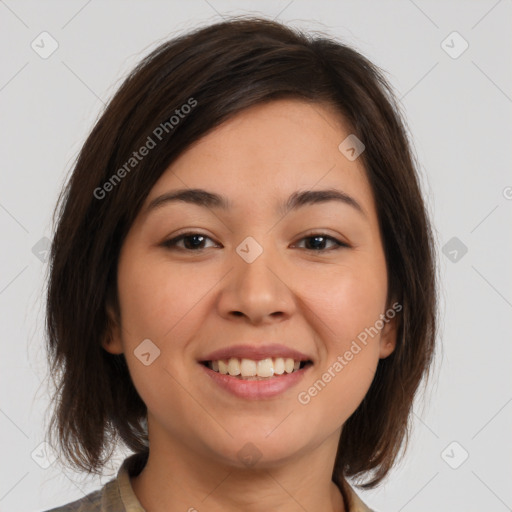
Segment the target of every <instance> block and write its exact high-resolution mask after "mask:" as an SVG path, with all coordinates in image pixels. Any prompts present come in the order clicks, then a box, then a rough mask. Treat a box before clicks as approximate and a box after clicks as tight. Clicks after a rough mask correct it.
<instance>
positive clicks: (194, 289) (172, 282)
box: [118, 256, 218, 343]
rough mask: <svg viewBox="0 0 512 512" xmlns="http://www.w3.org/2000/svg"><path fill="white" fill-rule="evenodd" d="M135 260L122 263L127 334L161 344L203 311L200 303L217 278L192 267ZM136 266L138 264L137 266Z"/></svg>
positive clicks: (120, 276)
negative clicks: (145, 262) (153, 340)
mask: <svg viewBox="0 0 512 512" xmlns="http://www.w3.org/2000/svg"><path fill="white" fill-rule="evenodd" d="M146 260H148V261H150V262H151V264H149V263H148V264H144V263H142V262H144V257H143V256H141V257H140V258H138V257H132V258H131V261H130V262H128V263H126V264H123V263H122V262H120V265H119V271H118V282H119V296H120V307H121V313H122V322H123V327H124V330H125V332H128V333H130V335H131V336H135V337H138V338H141V337H142V339H144V338H152V337H153V338H154V339H155V340H160V341H161V342H162V343H163V342H165V340H167V339H168V338H169V336H171V337H173V338H174V339H181V338H180V337H176V336H173V335H175V334H176V332H177V331H180V332H181V331H182V329H183V327H184V326H185V325H187V323H190V319H191V318H193V317H194V315H197V314H198V311H200V310H201V301H202V299H203V298H205V294H206V293H207V292H208V290H211V289H212V288H214V286H215V283H216V282H217V281H218V279H215V276H214V275H213V274H212V273H211V272H206V273H205V272H201V271H200V270H197V269H196V270H195V271H193V268H192V266H190V265H188V266H187V265H181V266H180V265H176V264H170V263H168V262H165V261H158V260H150V259H148V258H147V257H146ZM135 263H137V264H135Z"/></svg>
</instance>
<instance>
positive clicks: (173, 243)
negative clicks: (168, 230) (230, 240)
mask: <svg viewBox="0 0 512 512" xmlns="http://www.w3.org/2000/svg"><path fill="white" fill-rule="evenodd" d="M182 240H183V245H178V244H179V243H180V242H181V241H182ZM206 240H211V238H210V237H208V236H206V235H203V234H201V233H184V234H182V235H180V236H177V237H176V238H173V239H171V240H166V241H165V242H163V244H162V245H163V246H164V247H166V248H168V249H170V248H174V247H176V248H178V249H183V250H187V251H193V252H199V251H201V250H203V249H205V247H204V246H203V244H204V243H205V241H206Z"/></svg>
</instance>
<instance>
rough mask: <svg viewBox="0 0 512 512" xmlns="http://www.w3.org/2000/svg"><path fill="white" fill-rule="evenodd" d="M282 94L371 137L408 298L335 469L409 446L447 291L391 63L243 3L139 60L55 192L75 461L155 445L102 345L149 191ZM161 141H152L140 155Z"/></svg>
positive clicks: (388, 243)
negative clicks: (204, 141) (440, 299)
mask: <svg viewBox="0 0 512 512" xmlns="http://www.w3.org/2000/svg"><path fill="white" fill-rule="evenodd" d="M281 98H295V99H300V100H303V101H306V102H310V103H313V104H314V103H322V104H326V105H328V106H329V107H330V108H332V109H333V111H335V112H336V113H338V114H339V115H340V116H341V118H342V119H343V121H344V123H345V126H347V127H348V128H349V129H350V130H351V133H353V134H355V135H356V136H357V137H358V138H359V139H360V140H361V141H363V143H364V144H365V146H366V149H365V151H364V152H363V153H362V154H361V158H362V162H363V164H364V167H365V170H366V173H367V177H368V180H369V182H370V186H371V189H372V191H373V195H374V198H375V203H376V208H377V215H378V219H379V227H380V232H381V236H382V240H383V245H384V254H385V257H386V263H387V271H388V283H389V286H388V297H387V299H388V304H390V303H391V302H392V301H393V300H396V301H398V302H399V303H400V304H401V305H402V306H403V309H402V311H401V312H400V314H399V315H397V321H398V324H397V328H398V330H397V344H396V349H395V351H394V352H393V353H392V354H391V355H390V356H389V357H388V358H386V359H381V360H380V361H379V363H378V367H377V371H376V374H375V377H374V380H373V382H372V384H371V386H370V389H369V391H368V393H367V395H366V396H365V398H364V399H363V401H362V403H361V404H360V405H359V407H358V408H357V410H356V411H355V412H354V413H353V414H352V416H351V417H350V418H349V419H348V420H347V421H346V423H345V424H344V426H343V429H342V434H341V436H340V440H339V445H338V451H337V455H336V460H335V465H334V471H333V481H334V482H335V483H337V484H338V485H344V481H345V478H346V477H355V478H357V479H358V480H365V479H366V482H365V483H360V484H359V487H361V488H371V487H374V486H375V485H377V484H378V483H379V482H380V481H381V480H382V479H383V478H384V477H385V476H386V474H387V473H388V472H389V470H390V469H391V468H392V466H393V464H394V463H395V462H396V460H397V458H398V457H399V455H400V454H401V451H402V449H403V448H405V445H406V444H407V439H408V433H409V426H410V424H409V420H410V413H411V410H412V403H413V399H414V396H415V394H416V392H417V390H418V389H419V385H420V383H421V382H422V380H423V378H424V377H425V376H427V374H428V370H429V368H430V365H431V363H432V359H433V352H434V343H435V338H436V326H437V292H436V263H435V249H434V241H433V236H432V228H431V225H430V221H429V217H428V214H427V210H426V207H425V204H424V201H423V198H422V195H421V191H420V185H419V178H418V175H417V171H416V164H415V163H414V157H413V154H412V150H411V146H410V145H409V141H408V137H407V133H406V128H405V126H406V125H405V122H404V121H403V119H402V116H401V115H400V113H399V112H400V110H399V107H398V105H397V100H396V99H395V97H394V93H393V91H392V89H391V87H390V85H389V84H388V83H387V81H386V79H385V78H384V76H383V73H382V71H381V70H380V69H379V68H377V67H376V66H375V65H373V64H372V63H371V62H369V61H368V60H367V59H366V58H365V57H363V56H362V55H360V54H359V53H358V52H357V51H355V50H353V49H351V48H349V47H347V46H346V45H344V44H342V43H340V42H337V41H335V40H332V39H330V38H329V37H326V36H324V35H323V34H315V35H311V34H307V33H304V32H302V31H299V30H297V29H292V28H290V27H287V26H284V25H282V24H280V23H277V22H274V21H270V20H267V19H262V18H254V17H235V18H232V19H230V20H227V21H223V22H220V23H217V24H213V25H209V26H206V27H202V28H199V29H196V30H194V31H192V32H189V33H187V34H185V35H182V36H180V37H178V38H175V39H172V40H169V41H167V42H165V43H163V44H161V45H160V46H159V47H158V48H156V49H155V50H154V51H152V52H151V53H150V54H149V55H148V56H147V57H145V58H144V59H143V60H142V61H141V62H140V63H139V64H138V65H137V66H136V68H135V69H134V70H133V71H132V72H131V73H130V74H129V76H128V77H127V78H126V80H125V81H124V82H123V84H122V85H121V87H120V88H119V90H118V91H117V92H116V94H115V95H114V96H113V98H112V99H111V101H110V102H109V103H108V105H107V106H106V108H105V110H104V112H103V114H102V115H101V116H100V118H99V120H98V121H97V122H96V124H95V126H94V128H93V129H92V132H91V133H90V135H89V136H88V138H87V140H86V142H85V144H84V145H83V147H82V149H81V151H80V153H79V155H78V157H77V160H76V162H75V164H74V169H73V171H72V174H71V176H70V179H69V181H68V183H67V185H66V187H65V188H64V189H63V190H62V192H61V195H60V197H59V200H58V202H57V206H56V208H55V212H54V219H53V220H54V222H55V216H56V215H58V224H57V227H56V230H55V235H54V238H53V241H52V246H51V251H50V265H49V278H48V289H47V308H46V333H47V349H48V352H47V353H48V361H49V366H50V375H51V376H52V379H53V384H54V386H55V393H54V395H53V397H52V402H51V405H53V406H54V411H53V414H52V416H51V421H50V424H49V426H48V434H49V439H50V443H51V444H52V445H53V446H56V445H59V446H60V448H61V450H62V453H63V454H64V455H65V458H66V459H67V461H68V462H71V466H72V467H75V468H78V469H81V470H86V471H87V472H89V473H97V474H98V473H100V472H101V471H100V470H101V468H102V466H103V465H104V464H105V463H106V462H107V461H108V460H109V458H110V457H111V455H112V453H113V451H114V449H115V445H116V443H117V442H118V441H119V440H121V441H122V442H123V443H124V444H125V445H126V446H127V447H128V448H129V449H131V450H132V451H134V452H141V451H147V450H148V446H149V443H148V433H147V423H145V421H146V414H147V409H146V406H145V404H144V403H143V401H142V399H141V398H140V396H139V395H138V393H137V391H136V389H135V387H134V385H133V383H132V380H131V377H130V374H129V372H128V367H127V364H126V360H125V357H124V354H120V355H113V354H110V353H108V352H107V351H106V350H104V349H103V347H102V345H101V342H102V340H105V339H108V338H107V337H108V336H109V333H110V332H111V331H110V329H111V327H112V325H113V324H112V322H113V321H114V320H113V318H114V319H115V318H119V304H118V301H117V283H116V276H117V261H118V255H119V252H120V248H121V246H122V244H123V240H124V238H125V236H126V235H127V233H128V231H129V229H130V226H131V225H132V222H133V221H134V219H135V217H136V215H137V213H138V211H139V210H140V208H141V206H142V204H143V202H144V200H145V198H146V197H147V195H148V193H149V191H150V190H151V188H152V187H153V185H154V184H155V182H156V181H157V180H158V179H159V178H160V176H161V175H162V174H163V173H164V171H165V170H166V169H167V168H168V167H169V166H170V164H172V162H173V161H174V160H175V159H176V158H177V157H178V156H179V155H180V154H181V153H182V152H183V151H184V150H185V149H186V148H187V147H189V146H190V145H191V144H192V143H194V142H195V141H197V140H198V139H199V138H200V137H202V136H204V135H205V134H206V133H208V132H209V131H211V130H213V129H214V128H215V127H217V126H219V125H220V124H221V123H222V122H224V121H226V120H227V119H229V118H231V117H232V116H234V115H236V114H237V113H239V112H241V111H243V110H244V109H245V108H247V107H250V106H252V105H255V104H258V103H262V102H268V101H272V100H274V99H281ZM185 105H188V106H189V108H184V106H185ZM157 134H159V135H157ZM159 137H160V138H159ZM150 139H151V140H153V142H155V143H156V144H155V145H154V147H152V148H151V149H150V150H148V151H147V152H146V155H145V156H144V157H143V158H142V157H141V158H137V160H136V162H135V161H134V160H133V159H134V158H135V157H134V152H137V151H139V149H140V148H142V147H143V146H146V147H149V146H150V143H149V141H150ZM340 142H341V141H340ZM142 153H143V152H142V150H141V151H140V154H142ZM137 154H138V153H137ZM139 156H140V155H139ZM123 169H124V172H123ZM110 312H114V315H115V316H114V317H112V315H111V314H110ZM54 436H56V438H57V443H55V442H54Z"/></svg>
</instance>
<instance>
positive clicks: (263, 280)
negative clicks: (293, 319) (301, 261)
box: [218, 249, 295, 325]
mask: <svg viewBox="0 0 512 512" xmlns="http://www.w3.org/2000/svg"><path fill="white" fill-rule="evenodd" d="M233 265H234V268H233V269H232V271H231V272H229V274H228V276H227V279H226V280H225V281H224V288H223V289H222V291H221V293H220V297H219V300H218V308H219V313H220V314H221V315H222V316H223V317H224V318H226V319H229V320H231V321H233V319H235V318H237V319H239V320H240V321H245V322H249V323H250V324H253V325H258V324H270V323H275V322H279V321H283V320H285V319H287V318H289V317H290V316H291V315H292V314H293V311H294V308H295V302H294V297H293V291H292V290H291V289H290V283H289V280H288V279H287V276H286V270H285V265H282V264H280V262H279V258H278V256H277V255H276V254H274V253H273V252H271V251H270V250H265V249H264V250H263V252H262V254H261V255H260V256H259V257H258V258H257V259H256V260H254V261H253V262H252V263H248V262H246V261H244V259H242V258H241V257H240V256H239V255H238V254H237V253H236V252H234V254H233Z"/></svg>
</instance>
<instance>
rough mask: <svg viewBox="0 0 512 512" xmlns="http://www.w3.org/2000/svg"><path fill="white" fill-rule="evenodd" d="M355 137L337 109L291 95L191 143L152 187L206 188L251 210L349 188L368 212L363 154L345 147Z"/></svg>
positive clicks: (158, 190) (368, 190) (154, 193)
mask: <svg viewBox="0 0 512 512" xmlns="http://www.w3.org/2000/svg"><path fill="white" fill-rule="evenodd" d="M350 134H351V132H350V128H349V127H348V126H346V125H345V123H344V121H343V119H342V117H341V116H340V115H339V114H338V113H337V112H336V111H334V109H333V108H332V107H329V106H328V105H324V104H320V103H306V102H304V101H301V100H294V99H286V100H275V101H272V102H268V103H264V104H258V105H255V106H252V107H250V108H248V109H245V110H243V111H241V112H239V113H238V114H236V115H235V116H234V117H232V118H231V119H229V120H228V121H226V122H224V123H223V124H221V125H220V126H218V127H216V128H214V129H213V130H211V131H210V132H209V133H208V134H206V135H205V136H204V137H202V138H201V139H200V140H198V141H197V142H195V143H194V144H193V145H192V146H190V147H189V148H188V149H187V150H186V151H185V152H183V153H182V154H181V155H180V156H179V157H178V159H177V160H175V161H174V162H173V164H172V165H171V166H170V167H169V169H167V170H166V171H165V172H164V174H163V175H162V176H161V177H160V179H159V180H158V181H157V183H156V184H155V186H154V187H153V189H152V190H151V192H150V194H149V196H148V198H147V201H146V204H148V203H149V202H150V201H151V200H152V199H154V198H155V197H156V196H158V195H160V194H163V193H166V192H169V191H170V190H172V189H178V188H180V189H182V188H187V187H190V188H203V189H207V190H210V191H212V192H215V193H218V194H221V195H223V196H227V197H228V198H229V199H230V203H232V204H233V206H234V207H237V208H240V209H243V208H244V207H246V208H254V207H263V206H264V205H269V206H273V205H274V204H275V203H276V202H278V201H280V200H282V199H284V198H285V197H286V198H287V197H288V196H289V195H290V194H291V193H293V192H294V191H296V190H299V189H300V190H314V189H325V188H337V189H341V190H342V191H344V192H345V193H347V194H350V195H351V196H355V197H356V199H357V200H358V202H360V203H361V205H362V206H363V208H364V209H365V210H367V211H371V210H372V209H373V195H372V192H371V188H370V185H369V182H368V179H367V176H366V171H365V169H364V165H363V163H362V159H360V158H358V159H356V160H354V161H350V160H349V159H347V158H346V156H345V155H344V154H343V153H342V152H341V151H340V149H339V145H340V143H342V141H344V140H345V139H346V138H347V137H348V136H349V135H350Z"/></svg>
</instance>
